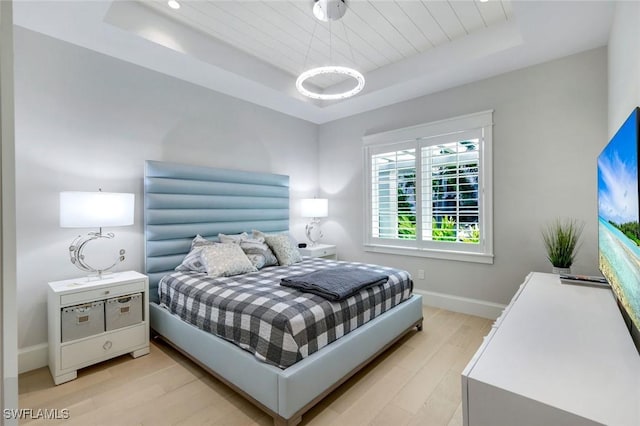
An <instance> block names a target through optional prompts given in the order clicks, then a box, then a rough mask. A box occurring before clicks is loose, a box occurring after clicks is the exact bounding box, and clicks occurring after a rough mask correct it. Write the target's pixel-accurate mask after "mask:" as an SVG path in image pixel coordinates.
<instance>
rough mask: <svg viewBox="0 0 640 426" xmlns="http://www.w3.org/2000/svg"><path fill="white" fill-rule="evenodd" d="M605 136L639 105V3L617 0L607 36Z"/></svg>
mask: <svg viewBox="0 0 640 426" xmlns="http://www.w3.org/2000/svg"><path fill="white" fill-rule="evenodd" d="M608 52H609V61H608V63H609V136H613V135H614V134H615V132H616V131H617V130H618V128H619V127H620V125H621V124H622V123H624V120H626V119H627V117H628V116H629V114H630V113H631V110H632V109H633V108H634V107H636V106H638V105H640V2H635V1H630V2H617V3H616V10H615V13H614V16H613V24H612V27H611V34H610V36H609V50H608Z"/></svg>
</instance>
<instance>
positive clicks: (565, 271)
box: [551, 266, 571, 275]
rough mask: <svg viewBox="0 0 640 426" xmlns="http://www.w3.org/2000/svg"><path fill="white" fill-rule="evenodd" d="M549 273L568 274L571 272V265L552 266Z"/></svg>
mask: <svg viewBox="0 0 640 426" xmlns="http://www.w3.org/2000/svg"><path fill="white" fill-rule="evenodd" d="M551 273H552V274H558V275H561V274H570V273H571V267H568V268H559V267H557V266H554V267H553V269H551Z"/></svg>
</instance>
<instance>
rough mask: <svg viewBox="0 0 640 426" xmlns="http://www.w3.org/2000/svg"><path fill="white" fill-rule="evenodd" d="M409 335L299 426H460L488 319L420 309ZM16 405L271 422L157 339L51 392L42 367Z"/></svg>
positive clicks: (141, 419) (73, 418)
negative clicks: (465, 388) (468, 373)
mask: <svg viewBox="0 0 640 426" xmlns="http://www.w3.org/2000/svg"><path fill="white" fill-rule="evenodd" d="M424 318H425V321H424V330H423V331H422V332H411V333H409V334H408V335H407V336H405V337H404V338H403V339H402V340H400V341H399V342H398V343H397V344H396V345H394V346H393V347H391V348H390V349H389V350H388V351H387V352H385V353H384V354H382V355H381V356H380V357H378V358H377V359H376V360H375V361H373V362H372V363H371V364H370V365H368V366H367V367H365V368H364V369H363V370H362V371H360V372H359V373H358V374H356V375H355V376H354V377H352V378H351V379H350V380H349V381H347V382H346V383H344V384H343V385H342V386H341V387H339V388H338V389H337V390H336V391H335V392H333V393H332V394H331V395H329V396H328V397H327V398H325V399H324V400H323V401H321V402H320V403H319V404H318V405H316V406H315V407H314V408H313V409H311V410H310V411H309V412H308V413H307V414H305V415H304V416H303V417H302V424H303V425H349V426H351V425H393V426H401V425H421V426H438V425H442V426H454V425H462V406H461V403H460V373H461V372H462V370H463V368H464V367H465V365H466V364H467V362H468V361H469V360H470V359H471V356H472V355H473V354H474V353H475V351H476V349H477V348H478V347H479V346H480V343H481V342H482V338H483V336H485V335H486V334H487V333H488V331H489V329H490V327H491V321H489V320H486V319H483V318H478V317H473V316H469V315H463V314H459V313H455V312H449V311H445V310H441V309H435V308H429V307H425V308H424ZM19 387H20V391H19V393H20V408H32V409H37V408H47V409H54V408H57V409H63V408H66V409H68V410H69V415H70V418H69V419H68V420H66V421H64V422H63V421H60V420H58V421H52V420H48V421H43V420H37V421H30V422H27V421H23V422H21V423H22V424H38V423H47V424H52V423H57V424H62V423H64V424H65V426H66V425H74V424H77V425H98V424H104V425H164V424H167V425H168V424H178V425H203V424H207V425H256V424H257V425H271V424H272V421H271V418H270V417H269V416H267V415H266V414H264V413H263V412H262V411H260V410H259V409H257V408H255V407H254V406H253V405H252V404H250V403H249V402H247V401H246V400H245V399H244V398H242V397H241V396H240V395H238V394H237V393H236V392H234V391H233V390H231V389H230V388H228V387H227V386H225V385H224V384H222V383H221V382H219V381H218V380H216V379H214V378H213V377H211V376H210V375H208V374H207V373H206V372H205V371H203V370H202V369H200V368H199V367H198V366H196V365H195V364H193V363H192V362H191V361H189V360H188V359H186V358H185V357H183V356H182V355H180V354H179V353H177V352H176V351H175V350H173V349H172V348H171V347H169V346H167V345H166V344H165V343H163V342H162V341H154V342H152V344H151V353H150V354H149V355H146V356H143V357H140V358H138V359H133V358H131V357H130V356H128V355H124V356H122V357H118V358H115V359H113V360H111V361H107V362H104V363H101V364H99V365H97V366H93V367H88V368H85V369H83V370H80V371H79V372H78V378H77V379H76V380H74V381H72V382H68V383H65V384H63V385H60V386H54V385H53V381H52V380H51V376H50V375H49V371H48V369H46V368H41V369H38V370H35V371H31V372H28V373H25V374H22V375H20V379H19Z"/></svg>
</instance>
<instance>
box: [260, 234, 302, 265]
mask: <svg viewBox="0 0 640 426" xmlns="http://www.w3.org/2000/svg"><path fill="white" fill-rule="evenodd" d="M264 240H265V241H266V243H267V244H268V245H269V247H270V248H271V250H273V252H274V253H275V255H276V258H278V264H280V265H281V266H289V265H293V264H294V263H298V262H302V256H301V255H300V252H299V251H298V249H297V248H296V246H295V245H294V244H293V243H292V242H291V239H289V235H288V234H276V235H264Z"/></svg>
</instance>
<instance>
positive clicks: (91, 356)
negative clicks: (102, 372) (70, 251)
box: [47, 271, 149, 385]
mask: <svg viewBox="0 0 640 426" xmlns="http://www.w3.org/2000/svg"><path fill="white" fill-rule="evenodd" d="M48 293H49V295H48V304H47V306H48V321H49V370H50V371H51V375H52V376H53V381H54V383H55V384H56V385H59V384H61V383H64V382H68V381H69V380H73V379H75V378H76V377H77V371H78V369H80V368H83V367H87V366H89V365H92V364H95V363H97V362H101V361H105V360H107V359H110V358H113V357H116V356H119V355H123V354H126V353H130V354H131V356H133V357H134V358H137V357H139V356H142V355H146V354H148V353H149V280H148V279H147V277H146V276H145V275H142V274H139V273H137V272H134V271H128V272H116V273H114V274H111V275H106V276H105V277H104V278H103V279H101V280H98V279H94V280H88V278H87V277H82V278H77V279H72V280H65V281H55V282H50V283H49V292H48Z"/></svg>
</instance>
